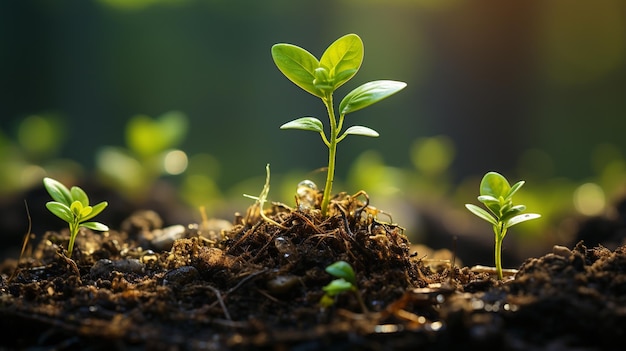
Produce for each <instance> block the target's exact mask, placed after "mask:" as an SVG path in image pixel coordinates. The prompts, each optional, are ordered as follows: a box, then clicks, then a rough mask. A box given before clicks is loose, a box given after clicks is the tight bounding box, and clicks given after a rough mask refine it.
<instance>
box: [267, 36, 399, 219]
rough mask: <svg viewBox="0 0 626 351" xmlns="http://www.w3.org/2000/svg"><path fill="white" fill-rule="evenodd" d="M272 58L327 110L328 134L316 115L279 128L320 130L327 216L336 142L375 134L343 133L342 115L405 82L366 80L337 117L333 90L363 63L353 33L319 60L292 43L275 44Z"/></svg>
mask: <svg viewBox="0 0 626 351" xmlns="http://www.w3.org/2000/svg"><path fill="white" fill-rule="evenodd" d="M272 57H273V59H274V63H275V64H276V66H277V67H278V69H279V70H280V71H281V72H282V73H283V74H284V75H285V76H286V77H287V78H288V79H289V80H291V81H292V82H293V83H294V84H296V85H297V86H299V87H300V88H302V89H304V90H305V91H307V92H309V93H310V94H312V95H315V96H317V97H318V98H320V99H321V100H322V102H323V103H324V105H325V106H326V110H327V112H328V118H329V120H330V131H329V135H328V136H327V135H326V133H325V132H324V125H323V123H322V121H320V120H319V119H317V118H315V117H310V116H307V117H301V118H297V119H295V120H293V121H291V122H287V123H285V124H283V125H282V126H281V127H280V128H281V129H300V130H307V131H313V132H317V133H320V135H321V137H322V141H323V142H324V144H326V146H327V147H328V150H329V151H328V152H329V155H328V174H327V177H326V186H325V187H324V196H323V199H322V214H323V215H326V213H327V210H328V204H329V202H330V197H331V191H332V184H333V179H334V173H335V155H336V151H337V144H338V143H339V142H340V141H341V140H343V139H344V138H345V137H346V136H348V135H362V136H369V137H377V136H378V132H376V131H375V130H373V129H371V128H368V127H364V126H352V127H349V128H347V129H346V130H345V131H343V133H342V128H343V122H344V118H345V116H346V115H347V114H348V113H351V112H355V111H358V110H360V109H363V108H365V107H367V106H370V105H372V104H374V103H376V102H379V101H381V100H383V99H385V98H387V97H388V96H391V95H393V94H395V93H397V92H398V91H400V90H402V89H404V87H406V83H404V82H398V81H392V80H377V81H372V82H368V83H365V84H363V85H361V86H359V87H357V88H356V89H354V90H352V91H351V92H350V93H348V94H347V95H346V96H345V97H344V98H343V100H342V101H341V102H340V104H339V111H338V112H339V118H338V119H337V118H336V116H335V107H334V103H333V93H334V92H335V90H337V88H339V87H340V86H342V85H343V84H344V83H346V82H347V81H348V80H350V79H351V78H352V77H354V75H355V74H356V73H357V71H358V70H359V68H360V67H361V63H362V62H363V42H362V41H361V38H360V37H359V36H358V35H356V34H348V35H345V36H343V37H341V38H339V39H337V40H336V41H335V42H334V43H332V44H331V45H330V46H329V47H328V48H327V49H326V51H324V53H323V54H322V57H321V59H320V60H319V61H318V59H317V58H316V57H315V56H313V55H312V54H311V53H309V52H308V51H306V50H305V49H303V48H301V47H298V46H295V45H292V44H283V43H281V44H276V45H274V46H273V47H272Z"/></svg>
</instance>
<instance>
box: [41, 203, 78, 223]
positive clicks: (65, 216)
mask: <svg viewBox="0 0 626 351" xmlns="http://www.w3.org/2000/svg"><path fill="white" fill-rule="evenodd" d="M46 207H47V208H48V210H49V211H50V212H52V213H53V214H54V215H55V216H57V217H59V218H61V219H62V220H64V221H66V222H67V223H72V222H73V221H74V214H73V213H72V210H70V208H69V207H68V206H67V205H65V204H62V203H60V202H56V201H50V202H48V203H46Z"/></svg>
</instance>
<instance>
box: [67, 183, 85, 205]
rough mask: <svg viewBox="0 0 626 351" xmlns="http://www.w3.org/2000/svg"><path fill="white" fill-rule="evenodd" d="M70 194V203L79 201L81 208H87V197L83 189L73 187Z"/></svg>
mask: <svg viewBox="0 0 626 351" xmlns="http://www.w3.org/2000/svg"><path fill="white" fill-rule="evenodd" d="M70 193H71V194H72V202H73V201H80V203H81V204H82V205H83V207H86V206H89V197H88V196H87V194H86V193H85V191H83V189H81V188H79V187H77V186H73V187H72V189H71V190H70Z"/></svg>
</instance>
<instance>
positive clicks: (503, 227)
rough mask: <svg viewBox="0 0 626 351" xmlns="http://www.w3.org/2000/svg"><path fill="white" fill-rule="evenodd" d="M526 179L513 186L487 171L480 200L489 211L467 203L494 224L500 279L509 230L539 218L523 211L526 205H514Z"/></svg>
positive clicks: (481, 183) (471, 208)
mask: <svg viewBox="0 0 626 351" xmlns="http://www.w3.org/2000/svg"><path fill="white" fill-rule="evenodd" d="M524 183H525V182H524V181H519V182H517V183H515V184H514V185H513V186H511V185H510V184H509V182H508V181H507V180H506V178H504V176H502V175H501V174H499V173H496V172H487V173H486V174H485V176H484V177H483V179H482V181H481V182H480V196H478V201H480V202H482V203H483V204H484V205H485V207H487V209H489V212H487V211H485V210H484V209H482V208H480V207H478V206H476V205H472V204H465V207H467V209H468V210H470V212H472V213H473V214H475V215H476V216H478V217H480V218H482V219H484V220H485V221H487V222H489V223H491V225H493V232H494V233H495V240H496V246H495V262H496V272H497V274H498V279H502V278H503V275H502V257H501V252H502V241H503V240H504V236H505V235H506V232H507V230H508V229H509V228H510V227H512V226H514V225H516V224H519V223H522V222H526V221H529V220H531V219H535V218H539V217H541V215H538V214H536V213H522V212H524V211H525V210H526V206H524V205H513V195H514V194H515V193H516V192H517V191H518V190H519V189H520V188H521V187H522V185H524Z"/></svg>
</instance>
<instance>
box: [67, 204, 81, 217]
mask: <svg viewBox="0 0 626 351" xmlns="http://www.w3.org/2000/svg"><path fill="white" fill-rule="evenodd" d="M70 210H71V211H72V214H73V215H74V217H78V218H80V213H81V212H82V211H83V204H82V202H80V201H78V200H74V202H72V204H71V205H70Z"/></svg>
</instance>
